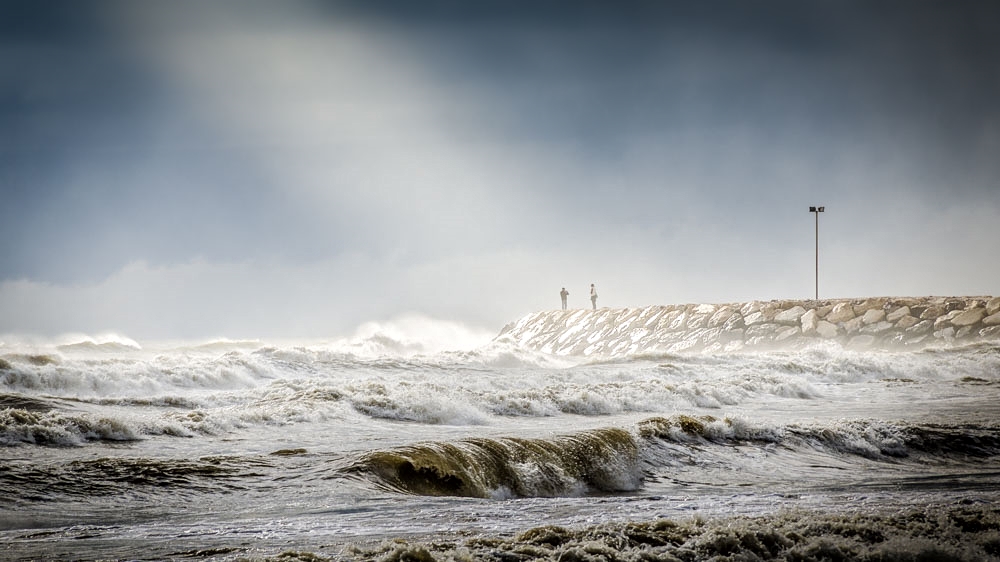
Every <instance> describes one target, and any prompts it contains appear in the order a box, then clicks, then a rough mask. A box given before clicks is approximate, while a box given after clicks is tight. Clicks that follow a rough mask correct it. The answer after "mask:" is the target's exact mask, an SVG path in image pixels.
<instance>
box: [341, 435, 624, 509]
mask: <svg viewBox="0 0 1000 562" xmlns="http://www.w3.org/2000/svg"><path fill="white" fill-rule="evenodd" d="M348 470H349V471H354V472H363V473H368V474H371V475H373V476H374V477H376V478H377V479H378V480H379V481H380V482H381V483H383V484H385V485H387V486H388V487H390V488H391V489H395V490H397V491H402V492H406V493H411V494H418V495H430V496H466V497H480V498H489V497H494V498H496V497H509V496H520V497H556V496H579V495H584V494H588V493H595V492H597V493H600V492H620V491H629V490H636V489H638V488H639V486H640V484H641V475H640V469H639V448H638V444H637V443H636V441H635V439H634V437H633V436H632V435H631V434H630V433H629V432H627V431H624V430H622V429H616V428H608V429H598V430H592V431H585V432H581V433H577V434H573V435H567V436H562V437H556V438H553V439H519V438H513V437H507V438H500V439H485V438H482V439H466V440H462V441H458V442H454V443H422V444H416V445H410V446H407V447H401V448H397V449H391V450H385V451H373V452H370V453H368V454H366V455H364V456H363V457H362V458H361V459H360V460H359V461H358V462H357V463H356V464H355V465H354V466H353V467H351V468H350V469H348Z"/></svg>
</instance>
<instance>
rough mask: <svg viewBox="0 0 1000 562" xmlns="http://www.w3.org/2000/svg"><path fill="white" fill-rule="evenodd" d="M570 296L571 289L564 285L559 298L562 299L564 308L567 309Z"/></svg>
mask: <svg viewBox="0 0 1000 562" xmlns="http://www.w3.org/2000/svg"><path fill="white" fill-rule="evenodd" d="M568 296H569V291H567V290H566V287H563V288H562V290H561V291H559V298H561V299H562V304H563V310H566V297H568Z"/></svg>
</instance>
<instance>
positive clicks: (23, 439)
mask: <svg viewBox="0 0 1000 562" xmlns="http://www.w3.org/2000/svg"><path fill="white" fill-rule="evenodd" d="M138 439H140V433H139V432H137V431H136V430H135V428H133V427H131V426H130V425H129V424H128V423H126V422H123V421H122V420H118V419H114V418H111V417H97V418H95V417H92V416H89V415H85V414H84V415H73V414H65V413H62V412H54V411H43V412H39V411H33V410H26V409H22V408H6V409H4V410H0V445H4V446H11V445H17V444H20V443H30V444H35V445H50V446H51V445H56V446H68V445H80V444H82V443H85V442H87V441H135V440H138Z"/></svg>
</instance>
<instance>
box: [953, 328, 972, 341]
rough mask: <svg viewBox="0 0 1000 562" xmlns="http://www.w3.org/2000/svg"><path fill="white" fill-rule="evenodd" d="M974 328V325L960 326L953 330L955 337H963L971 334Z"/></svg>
mask: <svg viewBox="0 0 1000 562" xmlns="http://www.w3.org/2000/svg"><path fill="white" fill-rule="evenodd" d="M975 329H976V328H975V326H962V327H961V328H959V329H958V331H957V332H955V339H959V340H960V339H963V338H965V336H968V335H969V334H971V333H972V331H973V330H975Z"/></svg>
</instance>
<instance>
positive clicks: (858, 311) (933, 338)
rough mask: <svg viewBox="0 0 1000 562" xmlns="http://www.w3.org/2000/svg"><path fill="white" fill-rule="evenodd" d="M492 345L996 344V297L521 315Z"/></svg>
mask: <svg viewBox="0 0 1000 562" xmlns="http://www.w3.org/2000/svg"><path fill="white" fill-rule="evenodd" d="M497 339H505V340H507V341H512V342H513V343H515V344H516V345H518V346H520V347H524V348H527V349H532V350H536V351H542V352H545V353H552V354H556V355H584V356H590V355H596V356H622V355H635V354H642V353H680V352H706V353H712V352H733V351H741V350H758V349H780V348H793V349H795V348H802V347H807V346H810V345H816V344H817V343H823V342H830V343H833V344H836V345H840V346H843V347H846V348H849V349H901V348H903V349H912V348H917V347H923V346H949V345H963V344H967V343H971V342H976V341H980V340H994V341H1000V297H922V298H893V297H879V298H868V299H836V300H819V301H815V300H809V301H803V300H781V301H752V302H747V303H729V304H684V305H670V306H648V307H644V308H602V309H598V310H558V311H544V312H535V313H532V314H528V315H527V316H524V317H523V318H521V319H519V320H517V321H515V322H513V323H511V324H508V325H507V326H506V327H504V329H503V330H502V331H501V332H500V334H499V335H498V336H497Z"/></svg>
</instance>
